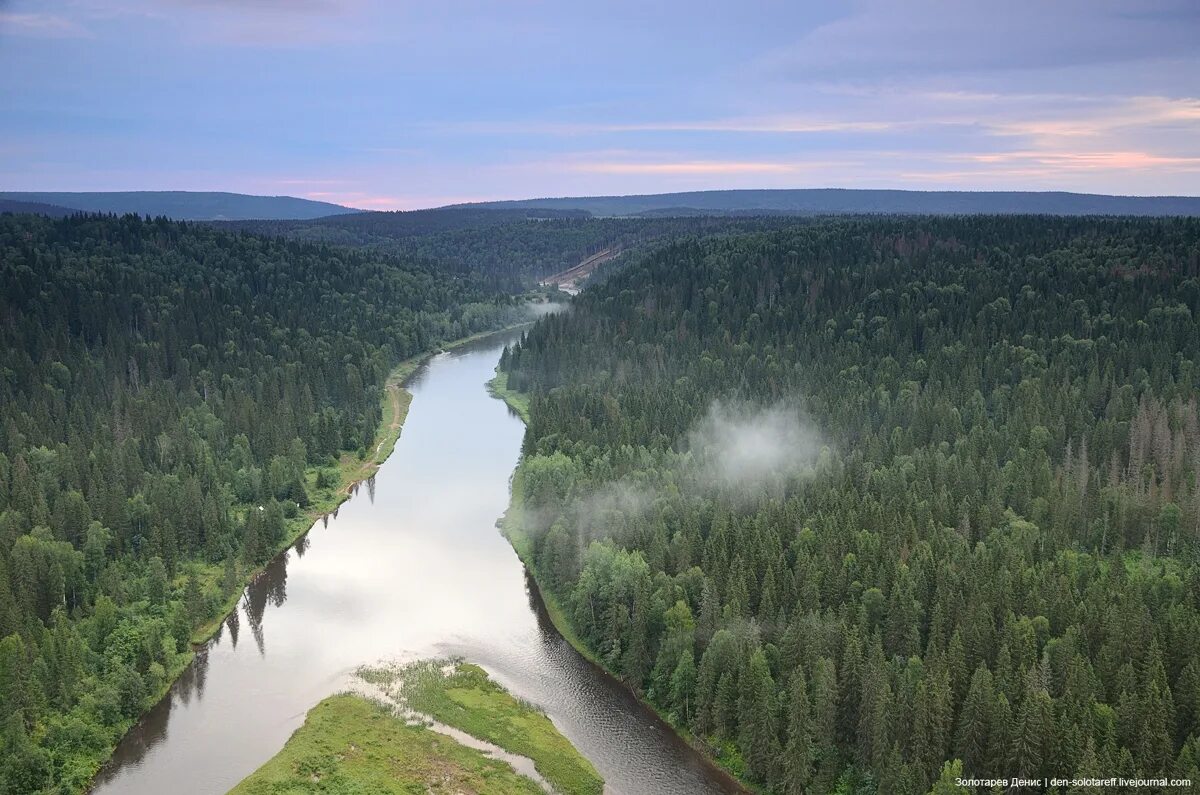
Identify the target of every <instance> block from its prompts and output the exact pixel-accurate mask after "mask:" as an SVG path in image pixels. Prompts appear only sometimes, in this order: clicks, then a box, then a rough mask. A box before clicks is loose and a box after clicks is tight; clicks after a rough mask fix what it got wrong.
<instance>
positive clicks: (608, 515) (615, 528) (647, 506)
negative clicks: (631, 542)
mask: <svg viewBox="0 0 1200 795" xmlns="http://www.w3.org/2000/svg"><path fill="white" fill-rule="evenodd" d="M655 497H656V494H655V492H654V491H652V490H651V489H649V488H646V487H644V486H641V485H639V484H637V483H631V482H629V481H625V480H619V481H616V482H615V483H609V484H606V485H605V486H604V487H603V488H601V489H599V490H597V491H595V492H593V493H591V494H589V495H587V496H585V497H583V498H582V499H580V500H578V501H577V502H576V503H575V506H574V511H575V515H576V518H577V520H578V526H579V527H580V529H581V530H583V533H584V537H585V538H587V539H589V540H591V539H595V538H603V537H614V536H616V537H619V536H621V535H622V531H624V530H626V529H627V527H628V523H629V522H631V521H635V520H637V519H640V518H641V517H643V516H645V515H646V514H648V513H649V512H650V510H651V509H652V508H653V507H654V500H655Z"/></svg>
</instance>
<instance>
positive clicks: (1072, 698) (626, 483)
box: [502, 217, 1200, 793]
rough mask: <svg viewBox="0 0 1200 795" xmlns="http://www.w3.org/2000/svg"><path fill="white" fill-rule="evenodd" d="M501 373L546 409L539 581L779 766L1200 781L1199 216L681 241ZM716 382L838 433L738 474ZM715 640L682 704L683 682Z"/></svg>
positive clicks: (640, 684)
mask: <svg viewBox="0 0 1200 795" xmlns="http://www.w3.org/2000/svg"><path fill="white" fill-rule="evenodd" d="M502 374H503V375H504V376H506V378H505V382H504V383H505V387H506V389H507V390H509V391H514V392H518V393H522V394H526V395H529V396H530V404H529V409H530V411H529V415H530V416H529V425H528V433H527V435H526V440H525V449H524V453H525V455H524V458H523V463H522V464H521V466H520V469H519V471H518V474H517V477H516V478H515V479H514V484H517V485H519V486H520V488H519V489H517V488H514V499H515V500H517V501H519V503H520V504H519V506H517V507H519V508H520V512H519V515H520V516H521V517H522V520H523V522H524V526H523V528H522V531H523V532H522V533H521V535H520V537H521V538H522V539H523V541H522V543H523V544H524V545H525V546H524V548H523V549H524V551H523V553H522V554H523V556H524V557H525V559H526V560H528V561H530V562H531V563H532V565H533V567H534V569H535V571H536V573H537V575H538V579H539V581H540V582H541V583H542V585H543V586H544V590H546V591H548V592H549V594H550V597H549V598H550V599H551V600H553V601H554V602H557V603H558V604H562V605H566V606H568V610H567V611H566V613H567V615H568V618H569V620H570V623H571V625H572V628H573V629H574V630H575V632H576V633H577V635H578V637H579V638H580V640H581V641H582V642H583V643H584V644H585V645H586V646H587V648H588V649H589V650H590V651H591V652H593V653H594V654H595V655H596V656H597V658H598V659H600V660H601V661H602V662H603V663H604V664H605V665H607V666H608V667H609V668H610V669H611V670H613V671H614V672H616V673H617V674H619V675H621V676H622V677H624V678H625V679H626V680H627V681H629V683H630V684H632V685H633V686H634V687H636V688H639V689H640V690H642V691H643V692H644V693H645V695H646V696H647V697H648V698H649V699H651V700H652V701H653V702H654V703H655V704H656V705H658V706H659V707H661V708H662V709H663V711H664V712H665V713H668V714H670V715H671V716H672V718H673V720H675V721H676V722H679V723H683V724H685V725H688V726H689V727H690V728H691V729H692V730H693V731H694V732H695V733H696V734H698V735H701V736H702V737H704V738H707V740H708V741H709V742H710V743H711V745H712V747H714V748H716V749H720V750H719V757H720V758H721V759H722V760H723V761H726V762H727V763H729V764H730V766H731V767H733V768H734V769H736V770H738V771H739V772H740V773H741V774H742V775H744V776H746V777H747V778H748V779H749V780H750V781H752V782H753V783H755V784H756V785H758V786H760V787H762V788H764V789H766V790H768V791H779V792H801V791H812V792H828V791H835V790H836V791H847V792H851V791H875V790H876V789H878V791H880V792H885V791H887V792H898V793H924V792H928V791H930V789H931V788H933V789H934V791H939V792H940V791H954V790H953V789H951V790H947V789H946V787H947V786H948V785H947V783H946V781H944V780H942V779H944V778H945V774H946V770H947V769H948V768H947V767H946V765H947V763H948V762H950V761H951V760H954V759H961V760H962V770H964V771H965V773H966V774H967V775H968V776H976V777H989V776H1003V775H1015V774H1017V773H1020V774H1023V775H1028V776H1045V775H1060V776H1063V777H1067V778H1070V777H1072V776H1073V775H1074V774H1075V773H1076V772H1077V771H1079V770H1089V771H1090V770H1098V771H1108V772H1109V773H1110V774H1129V775H1133V774H1135V773H1136V774H1142V775H1168V776H1169V775H1172V773H1173V772H1176V773H1177V774H1178V775H1181V776H1183V775H1186V773H1182V772H1177V771H1184V770H1191V769H1193V768H1194V766H1195V750H1194V749H1195V747H1196V742H1197V740H1196V738H1197V737H1200V723H1197V715H1198V712H1197V710H1198V707H1197V703H1200V695H1197V681H1198V678H1200V663H1198V662H1197V661H1198V660H1200V597H1198V594H1200V483H1198V476H1200V408H1198V405H1197V390H1198V389H1200V224H1197V222H1196V221H1194V220H1154V221H1150V220H1147V221H1136V220H1123V219H1087V218H1079V219H1051V218H1037V217H1004V218H999V217H976V218H959V219H954V218H938V219H912V220H893V219H877V220H836V221H835V220H826V221H820V222H810V223H797V224H795V225H794V226H793V228H790V229H787V230H784V231H778V232H773V233H763V234H728V235H724V236H720V237H715V236H714V237H707V238H701V239H696V240H684V241H680V242H678V243H676V244H674V245H671V246H668V247H665V248H663V249H661V250H659V251H657V252H654V253H651V254H648V255H645V256H643V257H641V258H638V259H635V260H634V261H633V262H631V263H630V264H628V265H627V266H626V267H625V268H624V269H623V270H621V271H620V272H618V273H616V274H615V275H612V276H611V277H610V278H609V279H608V280H607V281H605V282H604V283H602V284H599V285H597V286H595V287H591V288H589V289H587V290H585V291H584V292H583V294H581V295H580V296H579V298H578V299H577V300H576V302H575V306H574V311H572V312H571V313H568V314H563V315H556V316H551V317H548V318H545V319H543V320H541V321H539V323H538V324H537V325H536V326H535V327H534V328H533V329H532V330H531V331H530V332H528V334H527V335H526V336H525V338H524V339H523V341H522V342H521V343H520V344H519V345H516V346H514V347H513V348H512V349H511V350H510V351H508V352H507V353H506V355H505V357H504V360H503V363H502ZM717 401H722V405H725V406H729V405H749V406H752V407H753V406H758V407H765V408H768V409H769V408H770V407H777V408H775V409H773V410H774V411H775V412H776V413H782V415H783V416H786V417H788V418H790V420H789V421H794V422H795V423H797V424H800V425H802V426H803V427H804V428H805V429H806V433H807V437H805V438H809V439H814V440H815V441H812V442H811V443H808V442H806V443H804V444H800V445H797V446H796V447H797V449H795V450H794V456H795V458H796V459H797V460H798V462H799V463H798V464H797V465H795V466H791V467H780V468H779V471H776V472H770V473H762V474H760V475H759V476H756V477H752V478H742V479H741V480H739V481H737V485H736V487H735V488H730V487H729V485H728V484H727V483H725V482H722V481H720V480H719V479H717V478H715V477H714V476H713V472H714V471H719V467H720V466H721V465H723V464H728V462H729V461H730V460H739V459H738V456H743V455H744V453H745V451H743V450H740V449H738V447H737V442H738V439H737V438H734V439H732V440H730V439H728V438H723V437H721V436H719V435H718V436H716V437H713V436H712V435H711V434H710V435H708V436H705V434H703V433H699V432H698V430H697V429H702V428H704V427H706V423H709V424H711V422H712V418H713V417H714V416H717V417H718V418H719V417H721V416H723V415H722V414H721V413H720V412H717V411H715V410H714V408H713V407H714V404H715V403H716V402H717ZM755 416H757V415H754V414H753V413H751V421H750V422H749V423H748V424H745V427H746V428H748V429H749V430H750V431H752V432H751V433H749V434H747V435H746V438H748V439H750V440H751V442H750V443H752V444H753V445H755V447H754V449H753V450H752V451H751V454H752V455H751V458H752V457H753V453H754V450H758V449H760V448H763V449H767V448H770V447H771V446H772V440H771V439H770V438H769V436H764V435H763V434H762V433H761V432H758V433H755V432H753V431H756V428H755V427H754V417H755ZM713 438H716V439H717V441H716V442H714V441H712V440H713ZM722 439H723V440H722ZM722 445H725V446H724V447H723V446H722ZM801 447H807V448H811V449H799V448H801ZM781 460H782V461H784V462H785V463H786V462H787V461H788V456H787V455H786V451H785V455H784V456H782V457H781ZM714 467H717V470H714ZM679 603H682V604H683V606H684V607H686V609H687V611H688V613H690V615H691V616H694V626H693V627H692V629H691V633H690V641H688V640H686V639H683V636H682V635H681V634H680V632H679V625H680V622H679V620H678V617H677V613H678V612H679V611H678V609H677V607H676V606H677V605H678V604H679ZM689 642H690V643H691V645H692V647H691V651H692V653H693V654H694V656H695V660H696V661H697V663H696V672H695V683H694V685H693V686H692V690H691V693H692V698H691V699H690V701H689V703H688V706H687V710H688V716H687V717H685V716H684V714H683V712H682V711H681V707H680V704H679V699H678V696H677V695H676V691H675V689H674V687H673V685H672V684H670V683H668V682H667V681H666V680H667V679H668V678H669V677H670V674H668V673H667V671H670V670H674V666H675V665H682V664H683V663H682V656H683V655H682V651H686V650H687V649H686V646H687V644H688V643H689ZM681 643H682V644H683V648H682V649H681V646H680V644H681ZM685 670H686V666H685ZM684 678H685V679H686V678H688V677H686V676H685V677H684ZM767 749H769V751H770V752H769V753H768V752H766V750H767ZM777 749H784V751H783V752H781V753H778V754H777V753H776V750H777ZM781 761H782V765H781V764H780V762H781ZM949 770H950V771H951V773H953V772H954V771H955V768H953V767H952V766H951V767H950V768H949ZM939 777H942V778H941V779H939ZM864 788H865V789H864Z"/></svg>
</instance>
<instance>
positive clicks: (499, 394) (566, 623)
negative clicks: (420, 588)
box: [487, 372, 758, 793]
mask: <svg viewBox="0 0 1200 795" xmlns="http://www.w3.org/2000/svg"><path fill="white" fill-rule="evenodd" d="M487 388H488V392H489V394H491V395H492V397H494V398H496V399H497V400H502V401H504V403H505V404H507V405H508V407H509V408H510V409H512V410H513V411H514V412H515V413H517V414H518V415H519V416H520V417H521V421H522V422H524V423H525V424H526V425H528V424H529V397H528V396H527V395H524V394H521V393H519V392H514V391H512V390H510V389H508V378H507V374H506V373H499V372H497V374H496V378H493V379H492V380H490V381H488V382H487ZM523 457H524V456H523V455H522V458H523ZM520 465H521V462H520V460H518V462H517V466H518V467H520ZM520 488H521V484H520V481H519V478H518V477H516V474H515V472H514V475H513V477H512V478H511V481H510V496H509V504H508V510H507V511H505V512H504V515H503V516H501V517H500V519H498V520H497V521H496V526H497V527H498V528H499V529H500V532H501V534H502V535H503V536H504V537H505V538H506V539H507V540H508V543H509V545H510V546H512V548H513V551H514V552H516V553H517V558H519V559H520V561H521V565H522V566H523V567H524V568H525V573H526V574H527V575H528V576H529V579H530V581H531V583H532V585H533V587H534V588H536V589H537V598H538V599H540V600H541V602H542V604H543V605H544V606H545V608H546V615H547V616H549V617H550V623H551V624H553V625H554V629H555V631H557V632H558V634H559V635H560V636H561V637H562V638H563V640H565V641H566V642H567V643H568V644H570V646H571V648H573V649H574V650H575V651H576V652H577V653H578V654H579V655H580V656H581V657H583V658H584V659H585V660H587V661H588V662H589V663H591V664H592V665H594V666H596V667H597V668H599V669H600V670H601V671H603V672H604V675H605V676H608V677H609V678H611V679H612V680H613V681H615V682H617V683H618V684H620V685H621V686H622V687H624V688H626V689H627V690H629V692H630V693H632V694H633V696H634V698H636V699H637V702H638V703H639V704H641V705H642V706H644V707H645V708H646V709H648V710H650V711H651V712H653V713H654V714H655V715H657V716H658V718H659V719H660V720H661V721H662V722H663V723H664V724H665V725H666V726H667V727H669V728H670V730H671V731H672V732H674V733H675V735H676V736H678V737H679V738H680V739H681V740H683V741H684V742H685V743H687V744H688V746H690V747H691V748H692V749H693V750H694V751H696V753H698V754H700V756H701V757H703V758H704V759H705V760H706V761H708V762H709V763H710V764H712V765H713V767H715V768H716V769H717V770H718V771H720V773H721V774H723V775H724V776H726V777H727V778H728V779H729V780H730V781H732V782H733V783H734V784H736V785H737V787H738V788H739V789H741V790H742V791H743V792H746V793H754V792H757V791H758V790H757V789H755V788H754V787H753V785H751V784H749V783H748V782H746V781H744V780H742V778H741V777H739V776H738V775H736V774H735V773H734V772H733V771H732V770H730V769H729V768H728V767H727V766H726V765H725V764H723V763H722V762H721V760H720V759H719V758H718V757H716V756H715V755H714V754H713V753H712V752H711V751H710V750H709V749H708V748H707V747H706V745H705V744H702V743H701V741H699V740H697V739H696V737H695V736H694V735H693V734H692V733H691V732H690V731H687V730H686V729H684V728H681V727H680V726H677V725H676V724H675V723H674V722H673V721H671V720H670V719H668V718H667V716H666V715H664V714H663V713H662V711H661V710H660V709H659V708H658V707H656V706H655V705H654V704H651V703H650V702H649V701H647V700H646V699H645V698H644V697H643V696H642V694H640V693H638V692H637V690H635V689H634V688H633V687H632V686H631V685H630V684H629V683H628V682H626V681H625V680H623V679H622V678H621V677H619V676H617V675H616V674H615V673H614V672H613V671H612V670H611V669H610V668H609V667H608V666H607V665H605V664H604V663H603V662H602V661H601V660H600V659H599V658H598V657H597V656H596V654H595V653H594V652H593V651H592V650H591V649H589V648H588V647H587V645H586V644H585V643H584V642H583V641H582V640H581V639H580V638H579V636H578V635H577V634H576V633H575V628H574V627H573V626H572V625H571V621H570V618H569V617H568V616H567V613H566V611H565V610H564V608H563V606H562V605H561V604H560V603H559V601H558V597H557V596H555V595H554V594H553V593H551V592H550V591H549V590H548V589H547V588H545V587H544V586H543V585H542V583H541V581H540V580H539V579H538V572H537V567H536V566H535V565H534V563H533V558H532V556H531V554H530V548H529V545H530V539H529V536H528V534H526V532H525V530H524V529H523V528H522V527H521V520H520V516H521V512H522V501H521V496H520V494H519V490H520Z"/></svg>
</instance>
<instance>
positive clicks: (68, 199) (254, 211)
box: [0, 191, 361, 221]
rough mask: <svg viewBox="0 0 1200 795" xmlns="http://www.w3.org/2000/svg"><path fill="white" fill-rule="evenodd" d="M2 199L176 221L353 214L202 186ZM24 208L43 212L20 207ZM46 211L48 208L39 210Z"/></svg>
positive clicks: (1, 197) (4, 195)
mask: <svg viewBox="0 0 1200 795" xmlns="http://www.w3.org/2000/svg"><path fill="white" fill-rule="evenodd" d="M0 201H3V202H26V203H29V202H32V203H40V204H43V205H56V206H58V207H60V208H67V209H69V210H85V211H87V212H97V213H137V214H139V215H151V216H159V215H165V216H167V217H169V218H174V219H177V220H181V221H221V220H228V221H236V220H251V219H261V220H304V219H311V218H322V217H324V216H328V215H343V214H345V213H357V212H361V210H356V209H353V208H350V207H343V206H342V205H340V204H330V203H329V202H319V201H312V200H311V199H297V198H296V197H294V196H250V195H248V194H245V193H218V192H202V191H119V192H103V193H48V192H18V191H7V192H0ZM24 212H42V211H40V210H25V211H24ZM43 214H51V213H43Z"/></svg>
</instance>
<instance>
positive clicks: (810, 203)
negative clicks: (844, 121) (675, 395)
mask: <svg viewBox="0 0 1200 795" xmlns="http://www.w3.org/2000/svg"><path fill="white" fill-rule="evenodd" d="M454 206H456V207H484V208H496V209H515V208H522V207H524V208H530V207H537V208H545V209H560V210H586V211H588V212H591V213H594V214H595V215H609V216H635V215H651V216H664V215H674V216H687V215H746V214H755V213H760V214H785V215H823V214H848V213H882V214H902V215H905V214H912V215H924V214H929V215H974V214H983V213H998V214H1014V213H1030V214H1035V215H1200V197H1194V196H1105V195H1101V194H1093V193H1064V192H1060V191H1044V192H1034V191H915V190H849V189H843V188H805V189H799V190H706V191H694V192H689V193H657V194H647V195H641V196H580V197H574V198H572V197H563V198H547V199H521V200H516V201H498V202H480V203H476V204H470V205H454Z"/></svg>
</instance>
